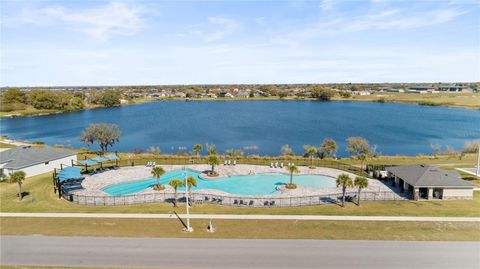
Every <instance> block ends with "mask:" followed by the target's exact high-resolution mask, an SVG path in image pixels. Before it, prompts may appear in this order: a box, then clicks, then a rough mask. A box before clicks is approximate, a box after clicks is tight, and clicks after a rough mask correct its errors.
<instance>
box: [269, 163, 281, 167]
mask: <svg viewBox="0 0 480 269" xmlns="http://www.w3.org/2000/svg"><path fill="white" fill-rule="evenodd" d="M270 168H283V163H280V164H278V163H270Z"/></svg>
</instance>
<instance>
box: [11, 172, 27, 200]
mask: <svg viewBox="0 0 480 269" xmlns="http://www.w3.org/2000/svg"><path fill="white" fill-rule="evenodd" d="M25 177H26V174H25V172H23V171H16V172H13V173H12V174H11V175H10V182H13V183H17V184H18V200H22V198H23V197H22V196H23V195H22V184H23V181H24V180H25Z"/></svg>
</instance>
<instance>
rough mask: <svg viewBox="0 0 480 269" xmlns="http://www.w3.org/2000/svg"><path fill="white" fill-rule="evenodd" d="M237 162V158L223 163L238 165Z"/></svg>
mask: <svg viewBox="0 0 480 269" xmlns="http://www.w3.org/2000/svg"><path fill="white" fill-rule="evenodd" d="M236 164H237V161H236V160H233V161H230V160H228V161H227V160H225V163H223V165H236Z"/></svg>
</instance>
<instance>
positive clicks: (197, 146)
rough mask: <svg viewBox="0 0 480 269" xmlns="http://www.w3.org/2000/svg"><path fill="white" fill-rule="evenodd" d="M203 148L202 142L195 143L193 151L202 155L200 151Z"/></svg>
mask: <svg viewBox="0 0 480 269" xmlns="http://www.w3.org/2000/svg"><path fill="white" fill-rule="evenodd" d="M202 150H203V146H202V145H200V144H195V145H194V146H193V152H195V154H196V155H197V157H199V156H200V151H202Z"/></svg>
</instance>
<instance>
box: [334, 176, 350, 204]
mask: <svg viewBox="0 0 480 269" xmlns="http://www.w3.org/2000/svg"><path fill="white" fill-rule="evenodd" d="M339 186H342V207H345V193H346V192H347V187H353V182H352V179H351V178H350V176H349V175H347V174H341V175H339V176H338V178H337V188H338V187H339Z"/></svg>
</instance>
